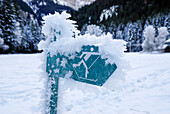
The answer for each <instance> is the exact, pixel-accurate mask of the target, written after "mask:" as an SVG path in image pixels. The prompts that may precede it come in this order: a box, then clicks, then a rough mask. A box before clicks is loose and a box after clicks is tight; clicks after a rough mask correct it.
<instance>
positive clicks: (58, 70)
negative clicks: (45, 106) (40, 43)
mask: <svg viewBox="0 0 170 114" xmlns="http://www.w3.org/2000/svg"><path fill="white" fill-rule="evenodd" d="M74 56H75V57H74V58H73V59H71V57H69V56H64V55H61V54H59V53H58V54H57V55H54V56H51V55H50V53H48V56H47V66H46V71H47V73H48V74H49V81H50V82H51V92H52V94H51V98H50V114H54V113H57V99H58V85H59V77H62V78H65V76H66V74H68V73H69V72H72V75H71V76H70V78H72V79H74V80H75V81H79V82H84V83H87V84H93V85H97V86H102V85H103V84H104V83H105V82H106V81H107V79H108V78H109V77H110V76H111V75H112V74H113V73H114V71H115V70H116V69H117V65H116V64H110V63H109V64H106V59H102V58H101V55H100V54H99V47H97V46H93V45H92V46H90V45H86V46H83V47H82V50H81V51H80V52H79V53H78V52H76V53H75V55H74Z"/></svg>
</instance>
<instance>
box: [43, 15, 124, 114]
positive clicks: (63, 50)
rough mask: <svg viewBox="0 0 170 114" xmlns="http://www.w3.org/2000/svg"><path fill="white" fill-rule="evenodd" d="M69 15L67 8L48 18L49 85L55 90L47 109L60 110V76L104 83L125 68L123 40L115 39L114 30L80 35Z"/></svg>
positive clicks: (46, 24) (46, 26)
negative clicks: (106, 32)
mask: <svg viewBox="0 0 170 114" xmlns="http://www.w3.org/2000/svg"><path fill="white" fill-rule="evenodd" d="M68 17H69V15H68V14H67V13H65V12H64V13H62V14H61V15H60V14H58V13H56V14H54V15H49V16H47V17H45V18H44V20H45V25H44V26H43V32H44V33H45V35H46V36H47V37H48V38H47V40H46V42H45V45H46V46H45V49H44V50H45V53H46V57H47V60H46V72H47V73H48V76H49V78H48V84H47V85H48V86H49V87H47V89H49V91H50V93H51V95H50V99H48V100H47V102H48V103H47V108H48V112H47V113H56V112H57V99H58V98H57V97H58V85H59V79H60V77H62V78H67V79H74V80H76V81H79V82H84V83H88V84H93V85H98V86H102V85H103V84H104V83H105V82H106V81H107V80H108V79H109V77H111V76H113V74H114V72H115V71H120V69H121V65H120V61H121V60H120V57H121V55H122V50H123V49H124V48H123V43H124V42H122V40H113V39H112V36H111V34H108V35H102V36H100V37H96V36H95V35H92V36H91V35H89V34H87V35H84V36H81V35H80V36H78V35H77V33H78V31H77V30H76V29H75V25H73V24H72V23H74V22H73V21H70V20H68V19H66V18H68ZM75 37H76V38H75ZM117 74H118V73H117ZM119 78H120V79H121V75H119Z"/></svg>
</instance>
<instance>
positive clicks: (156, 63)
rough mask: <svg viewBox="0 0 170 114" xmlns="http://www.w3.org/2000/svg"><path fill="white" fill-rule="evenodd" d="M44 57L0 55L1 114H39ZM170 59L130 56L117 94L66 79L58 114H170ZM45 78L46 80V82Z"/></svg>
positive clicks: (61, 87)
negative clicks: (42, 61)
mask: <svg viewBox="0 0 170 114" xmlns="http://www.w3.org/2000/svg"><path fill="white" fill-rule="evenodd" d="M40 57H41V56H40V54H29V55H28V54H22V55H21V54H18V55H15V54H14V55H0V113H1V114H40V113H42V104H44V103H43V102H42V100H44V99H45V98H44V97H41V96H42V94H44V93H42V92H40V91H43V90H44V85H43V82H44V81H45V80H43V79H41V78H42V77H41V72H42V71H41V70H40V69H39V66H40V65H41V64H42V63H41V61H40V59H41V58H40ZM169 58H170V54H139V53H130V54H125V56H124V59H125V60H127V61H128V62H129V63H130V65H131V68H126V69H125V72H126V75H125V77H126V80H125V82H124V84H123V86H122V87H121V89H118V90H110V89H108V88H107V86H105V85H104V86H103V87H98V86H94V85H89V84H84V83H81V82H76V81H74V80H71V79H61V78H60V85H59V102H58V105H59V106H58V114H170V109H169V107H170V89H169V88H170V69H169V68H170V64H169ZM45 79H46V78H45Z"/></svg>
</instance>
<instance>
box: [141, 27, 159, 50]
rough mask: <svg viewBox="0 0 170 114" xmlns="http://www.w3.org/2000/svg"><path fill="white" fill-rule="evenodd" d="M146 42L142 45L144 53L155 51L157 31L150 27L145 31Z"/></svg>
mask: <svg viewBox="0 0 170 114" xmlns="http://www.w3.org/2000/svg"><path fill="white" fill-rule="evenodd" d="M144 38H145V40H144V42H143V43H142V48H143V52H152V51H154V50H155V48H156V45H155V29H154V27H153V26H152V25H149V26H148V27H146V28H145V30H144Z"/></svg>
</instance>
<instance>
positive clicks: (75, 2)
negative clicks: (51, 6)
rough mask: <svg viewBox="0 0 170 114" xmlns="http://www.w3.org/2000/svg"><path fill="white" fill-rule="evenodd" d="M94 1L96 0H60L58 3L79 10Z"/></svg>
mask: <svg viewBox="0 0 170 114" xmlns="http://www.w3.org/2000/svg"><path fill="white" fill-rule="evenodd" d="M94 1H95V0H59V1H58V3H59V4H62V5H66V6H70V7H72V8H74V9H76V10H78V9H79V8H81V7H82V6H84V5H88V4H91V3H92V2H94Z"/></svg>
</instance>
